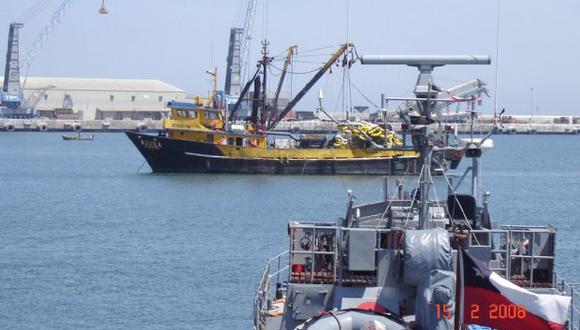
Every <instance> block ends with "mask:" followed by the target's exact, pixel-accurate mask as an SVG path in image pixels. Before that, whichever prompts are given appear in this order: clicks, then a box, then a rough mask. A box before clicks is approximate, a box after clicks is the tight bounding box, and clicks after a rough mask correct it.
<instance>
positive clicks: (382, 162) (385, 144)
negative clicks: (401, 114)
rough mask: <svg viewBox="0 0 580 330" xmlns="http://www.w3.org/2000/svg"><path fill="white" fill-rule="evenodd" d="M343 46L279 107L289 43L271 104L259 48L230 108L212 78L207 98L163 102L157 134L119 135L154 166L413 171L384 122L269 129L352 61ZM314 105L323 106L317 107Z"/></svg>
mask: <svg viewBox="0 0 580 330" xmlns="http://www.w3.org/2000/svg"><path fill="white" fill-rule="evenodd" d="M266 45H267V44H266ZM350 47H352V45H350V44H344V45H342V46H341V47H340V48H339V49H338V51H336V52H335V53H334V54H333V55H332V57H331V58H330V59H329V60H328V61H327V62H326V63H325V64H324V65H323V66H322V67H321V68H320V70H319V71H318V72H317V73H316V75H315V76H314V77H313V78H312V79H311V80H310V81H309V82H308V83H307V84H306V86H305V87H304V88H303V89H302V90H301V91H300V92H299V93H298V94H296V96H295V97H294V98H293V99H292V100H290V101H289V103H288V104H287V105H286V106H285V107H283V108H281V109H280V108H278V106H277V99H278V96H279V91H280V87H281V85H282V81H283V79H284V75H285V73H286V70H287V68H288V64H289V62H290V60H291V56H292V49H293V48H292V47H291V48H290V49H289V51H288V56H287V58H286V61H285V63H284V71H283V74H282V75H281V78H280V81H279V83H278V89H277V91H276V94H275V95H276V96H275V97H274V100H273V102H268V101H267V99H266V94H267V93H266V73H267V72H268V64H269V63H270V61H271V58H269V57H268V56H267V51H266V50H265V48H264V50H263V58H262V59H261V60H260V61H259V65H258V67H257V70H256V73H255V74H254V75H253V77H252V78H251V79H250V80H249V81H248V82H247V84H246V85H245V86H244V88H243V90H242V91H241V94H240V97H239V98H238V99H237V101H236V103H235V105H233V107H230V108H227V107H226V105H225V102H224V101H223V97H219V96H218V93H217V92H216V91H215V85H216V83H215V80H214V92H213V95H212V97H210V98H208V99H205V100H204V99H201V98H197V99H196V101H195V102H193V103H181V102H170V103H169V104H168V105H169V107H170V108H171V118H169V119H165V120H164V122H163V131H162V132H161V133H160V134H159V135H150V134H145V133H137V132H127V133H126V134H127V135H128V137H129V138H130V139H131V141H133V143H134V144H135V146H136V147H137V148H138V149H139V151H140V152H141V154H142V155H143V157H145V159H146V160H147V162H148V163H149V165H150V167H151V169H152V170H153V171H154V172H210V173H256V174H258V173H259V174H262V173H263V174H300V175H302V174H375V175H417V174H418V173H419V172H420V168H419V163H420V160H419V153H418V152H417V151H416V150H415V149H414V148H413V147H411V146H407V143H405V140H406V139H405V138H404V136H400V135H398V134H397V133H395V132H393V131H391V130H389V126H388V125H386V124H383V125H377V124H373V123H368V122H348V121H347V122H340V123H339V122H337V121H335V122H336V124H337V128H338V132H337V133H336V134H334V135H321V134H302V135H297V134H291V133H288V132H281V131H275V130H274V128H275V127H276V125H277V124H278V123H279V122H280V121H281V120H282V119H283V118H284V117H285V116H286V114H288V112H289V111H290V110H291V109H292V108H293V107H294V105H296V103H297V102H298V101H299V100H300V99H301V98H302V97H303V96H304V95H305V93H306V92H307V91H308V90H309V89H310V88H311V87H312V86H313V85H314V84H315V83H316V81H317V80H318V79H319V78H320V77H321V76H322V75H323V74H324V73H325V72H326V71H327V70H329V69H330V67H331V66H333V65H335V64H336V65H342V66H343V67H345V68H347V69H348V68H350V66H351V65H352V64H353V63H354V62H356V58H355V56H354V55H353V52H352V51H348V50H349V48H350ZM341 56H342V59H340V58H341ZM261 76H262V77H263V78H261ZM214 79H215V72H214ZM252 86H253V87H254V92H253V96H252V98H251V99H250V100H249V101H250V102H249V103H250V106H248V108H250V109H251V115H250V116H249V117H248V118H246V119H245V120H244V119H240V118H238V117H237V114H238V110H239V109H240V108H241V106H242V104H243V102H244V100H245V99H244V96H245V95H246V93H247V92H248V91H249V89H250V88H251V87H252ZM246 101H247V100H246ZM320 110H322V111H323V112H324V110H323V109H322V105H321V107H320ZM325 113H326V112H325ZM437 161H438V163H439V164H440V165H442V166H438V167H439V168H446V167H447V165H448V164H447V163H446V164H443V163H444V162H447V160H445V159H444V157H442V159H438V160H437ZM456 163H457V161H455V165H456Z"/></svg>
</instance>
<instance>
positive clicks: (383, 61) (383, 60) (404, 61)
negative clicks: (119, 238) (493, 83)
mask: <svg viewBox="0 0 580 330" xmlns="http://www.w3.org/2000/svg"><path fill="white" fill-rule="evenodd" d="M490 63H491V58H490V57H489V56H487V55H450V56H447V55H365V56H362V57H361V64H363V65H372V64H378V65H408V66H413V67H416V68H417V69H418V70H419V77H418V78H417V83H416V85H415V91H414V93H415V98H386V99H388V100H399V101H416V102H417V107H418V109H419V112H415V113H411V114H409V116H410V117H411V118H410V120H411V125H410V127H409V128H410V130H411V132H412V136H413V144H414V145H415V148H417V150H418V151H419V153H420V154H421V177H420V186H419V189H420V190H419V191H420V193H419V194H418V200H419V205H420V211H419V229H427V220H428V219H427V213H428V209H429V193H430V190H431V154H432V148H433V145H432V141H430V137H429V134H428V133H429V132H428V127H429V125H430V124H431V123H433V122H434V120H433V118H432V114H433V110H434V109H435V105H436V104H437V102H442V101H446V102H447V101H448V100H447V99H445V100H441V99H438V98H437V95H438V93H439V92H440V91H441V90H440V88H439V87H437V86H436V85H435V84H434V83H433V69H434V68H436V67H439V66H444V65H489V64H490Z"/></svg>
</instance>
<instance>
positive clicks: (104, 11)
mask: <svg viewBox="0 0 580 330" xmlns="http://www.w3.org/2000/svg"><path fill="white" fill-rule="evenodd" d="M108 13H109V11H108V10H107V8H106V7H105V0H102V2H101V8H99V14H101V15H107V14H108Z"/></svg>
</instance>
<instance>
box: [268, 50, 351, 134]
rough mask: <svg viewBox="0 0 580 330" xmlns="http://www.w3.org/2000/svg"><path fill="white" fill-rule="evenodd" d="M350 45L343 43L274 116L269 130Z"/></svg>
mask: <svg viewBox="0 0 580 330" xmlns="http://www.w3.org/2000/svg"><path fill="white" fill-rule="evenodd" d="M350 47H353V44H351V43H347V44H343V45H341V46H340V48H339V49H338V50H337V51H336V52H335V53H334V54H332V56H331V57H330V59H329V60H328V61H326V63H324V65H323V66H322V68H320V70H319V71H318V72H317V73H316V74H315V75H314V77H312V79H310V81H309V82H308V83H307V84H306V86H304V88H302V90H300V92H298V94H296V96H295V97H294V98H293V99H292V101H290V102H289V103H288V105H286V107H285V108H284V110H282V112H280V115H278V117H277V118H274V120H273V121H272V122H271V123H270V125H269V126H268V130H270V129H273V128H274V127H276V125H278V123H279V122H280V121H281V120H282V119H283V118H284V117H285V116H286V115H287V114H288V112H290V111H291V110H292V109H293V108H294V106H295V105H296V104H297V103H298V102H299V101H300V100H301V99H302V98H303V97H304V95H306V93H308V91H309V90H310V89H311V88H312V86H314V84H316V82H317V81H318V80H319V79H320V78H321V77H322V76H323V75H324V74H325V73H326V71H328V69H330V67H331V66H332V64H334V62H336V61H337V60H338V58H339V57H340V56H342V55H343V54H344V53H345V52H346V51H347V50H348V49H349V48H350Z"/></svg>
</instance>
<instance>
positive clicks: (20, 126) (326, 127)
mask: <svg viewBox="0 0 580 330" xmlns="http://www.w3.org/2000/svg"><path fill="white" fill-rule="evenodd" d="M162 125H163V122H162V121H161V120H151V119H149V120H141V121H138V120H65V119H42V118H33V119H0V132H16V131H27V132H49V131H50V132H77V131H83V132H124V131H139V132H157V131H159V130H161V129H162ZM390 125H391V126H392V127H393V128H394V129H395V130H397V129H398V128H400V126H401V123H399V122H393V123H390ZM452 125H456V126H457V132H458V133H460V134H465V133H469V130H470V125H469V124H468V123H458V124H452ZM474 128H475V131H476V132H489V131H490V130H491V129H492V128H493V124H491V123H476V124H475V126H474ZM276 131H284V132H292V133H297V134H299V133H318V134H324V133H334V132H336V131H337V128H336V124H335V123H334V122H332V121H322V120H303V121H283V122H280V124H278V126H277V127H276ZM498 134H528V135H529V134H550V135H573V134H580V124H572V123H570V124H553V123H509V124H508V123H506V124H503V125H502V126H500V129H499V131H498Z"/></svg>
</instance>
